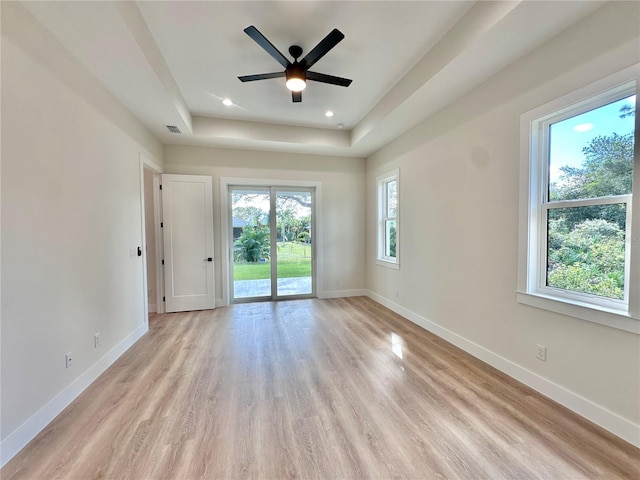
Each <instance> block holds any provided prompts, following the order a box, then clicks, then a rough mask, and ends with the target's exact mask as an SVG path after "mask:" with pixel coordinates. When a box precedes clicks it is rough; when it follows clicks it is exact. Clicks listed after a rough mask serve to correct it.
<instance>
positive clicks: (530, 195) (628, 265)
mask: <svg viewBox="0 0 640 480" xmlns="http://www.w3.org/2000/svg"><path fill="white" fill-rule="evenodd" d="M637 68H638V66H634V67H630V68H627V69H625V70H623V71H621V72H618V73H617V74H614V75H611V76H609V77H607V78H604V79H602V80H599V81H597V82H594V83H593V84H591V85H588V86H586V87H584V88H581V89H578V90H576V91H574V92H571V93H570V94H567V95H564V96H563V97H561V98H558V99H556V100H553V101H551V102H548V103H546V104H544V105H542V106H540V107H537V108H535V109H533V110H531V111H529V112H526V113H524V114H523V115H521V117H520V146H521V149H520V225H519V255H518V257H519V258H518V286H517V300H518V302H520V303H523V304H527V305H531V306H534V307H538V308H543V309H546V310H551V311H554V312H557V313H562V314H565V315H570V316H572V317H576V318H580V319H583V320H587V321H592V322H595V323H600V324H603V325H607V326H611V327H614V328H618V329H621V330H625V331H629V332H633V333H637V334H640V321H638V319H639V318H640V316H639V313H640V248H638V246H639V245H638V244H639V240H638V233H639V232H640V225H639V224H640V219H639V213H640V207H639V206H638V203H640V202H639V197H640V194H639V193H638V192H639V190H640V165H639V158H638V157H639V154H638V152H639V151H640V148H639V147H640V145H638V143H639V142H638V135H639V132H638V128H637V125H638V117H637V114H636V130H635V146H634V172H633V176H634V177H633V192H632V194H628V195H618V196H609V197H598V198H596V199H593V198H592V199H578V200H562V201H552V202H549V201H548V199H547V192H548V178H549V177H548V168H549V162H548V152H549V148H548V147H549V139H548V131H549V126H550V125H551V124H552V123H556V122H559V121H562V120H564V119H566V118H571V117H573V116H575V115H579V114H580V113H583V112H586V111H589V110H593V109H595V108H598V107H600V106H603V105H606V104H609V103H611V102H614V101H616V100H619V99H621V98H624V97H626V96H629V95H634V94H635V95H636V112H639V110H638V104H639V103H640V102H639V98H638V97H639V95H638V84H639V83H640V82H638V80H637V73H636V72H637ZM612 203H626V209H627V210H626V231H625V298H624V300H616V299H608V298H604V297H598V296H596V295H591V294H585V293H579V292H572V291H568V290H562V289H558V288H554V287H549V286H547V285H546V283H547V281H546V275H547V214H548V211H549V210H551V209H555V208H567V207H579V206H587V205H594V204H596V205H598V204H612ZM634 207H635V208H634Z"/></svg>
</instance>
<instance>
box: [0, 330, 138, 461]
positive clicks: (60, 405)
mask: <svg viewBox="0 0 640 480" xmlns="http://www.w3.org/2000/svg"><path fill="white" fill-rule="evenodd" d="M148 329H149V326H148V325H147V324H146V323H143V324H142V325H140V326H139V327H138V328H136V329H135V330H134V331H133V332H132V333H130V334H129V335H128V336H127V337H125V338H124V339H123V340H122V341H121V342H120V343H118V344H117V345H116V346H115V347H113V348H112V349H111V350H109V351H108V352H107V353H106V354H105V355H104V356H103V357H102V358H100V359H99V360H98V361H97V362H96V363H94V364H93V365H92V366H90V367H89V368H88V369H87V370H86V371H85V372H84V373H83V374H82V375H80V376H79V377H78V378H76V379H75V380H74V381H73V382H72V383H71V384H69V385H68V386H67V387H65V388H64V389H63V390H62V391H61V392H60V393H59V394H58V395H56V396H55V397H54V398H52V399H51V400H50V401H49V402H48V403H47V404H46V405H45V406H44V407H42V408H41V409H40V410H39V411H38V412H36V413H35V414H34V415H33V416H32V417H31V418H29V419H28V420H27V421H26V422H24V423H23V424H22V425H21V426H20V427H18V428H17V429H16V430H15V431H14V432H13V433H11V435H9V436H8V437H7V438H5V439H4V440H3V441H2V443H0V467H3V466H4V465H5V464H6V463H7V462H8V461H9V460H11V459H12V458H13V457H14V456H15V455H16V454H17V453H18V452H19V451H20V450H22V449H23V448H24V447H25V446H26V445H27V444H28V443H29V442H30V441H31V440H33V439H34V438H35V437H36V435H38V433H40V432H41V431H42V430H43V429H44V428H45V427H46V426H47V425H48V424H49V423H50V422H51V421H52V420H53V419H54V418H56V417H57V416H58V415H59V414H60V412H62V411H63V410H64V409H65V408H67V407H68V406H69V404H70V403H71V402H73V401H74V400H75V399H76V398H77V397H78V396H79V395H80V394H81V393H82V392H83V391H84V390H85V389H86V388H87V387H88V386H89V385H91V384H92V383H93V382H94V381H95V380H96V379H97V378H98V377H99V376H100V375H101V374H102V373H103V372H104V371H105V370H106V369H107V368H109V367H110V366H111V365H112V364H113V363H114V362H115V361H116V360H117V359H118V358H119V357H120V355H122V354H123V353H124V352H126V351H127V350H128V349H129V347H131V346H132V345H133V344H134V343H136V342H137V341H138V339H139V338H140V337H142V336H143V335H144V334H145V333H146V332H147V330H148Z"/></svg>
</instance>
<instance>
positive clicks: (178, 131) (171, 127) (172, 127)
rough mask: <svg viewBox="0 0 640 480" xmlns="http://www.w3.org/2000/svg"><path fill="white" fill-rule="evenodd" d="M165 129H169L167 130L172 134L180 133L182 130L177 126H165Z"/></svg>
mask: <svg viewBox="0 0 640 480" xmlns="http://www.w3.org/2000/svg"><path fill="white" fill-rule="evenodd" d="M165 127H167V130H169V131H170V132H171V133H180V129H179V128H178V127H176V126H175V125H165Z"/></svg>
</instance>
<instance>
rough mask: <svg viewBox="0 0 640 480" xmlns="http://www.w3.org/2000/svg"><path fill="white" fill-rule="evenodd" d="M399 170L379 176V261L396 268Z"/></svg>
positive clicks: (397, 263)
mask: <svg viewBox="0 0 640 480" xmlns="http://www.w3.org/2000/svg"><path fill="white" fill-rule="evenodd" d="M398 194H399V179H398V170H394V171H392V172H389V173H388V174H386V175H382V176H380V177H378V258H377V260H378V263H379V264H381V265H385V266H393V267H394V268H396V267H397V266H398V265H399V262H398V207H399V205H398V201H399V195H398Z"/></svg>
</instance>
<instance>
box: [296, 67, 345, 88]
mask: <svg viewBox="0 0 640 480" xmlns="http://www.w3.org/2000/svg"><path fill="white" fill-rule="evenodd" d="M307 80H314V81H316V82H322V83H330V84H331V85H339V86H341V87H348V86H349V85H351V82H352V81H353V80H350V79H348V78H342V77H334V76H333V75H325V74H324V73H318V72H310V71H308V70H307Z"/></svg>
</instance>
